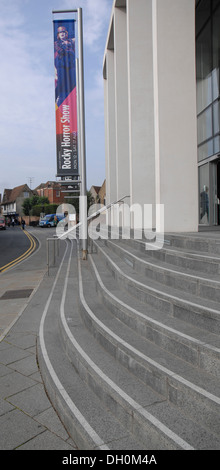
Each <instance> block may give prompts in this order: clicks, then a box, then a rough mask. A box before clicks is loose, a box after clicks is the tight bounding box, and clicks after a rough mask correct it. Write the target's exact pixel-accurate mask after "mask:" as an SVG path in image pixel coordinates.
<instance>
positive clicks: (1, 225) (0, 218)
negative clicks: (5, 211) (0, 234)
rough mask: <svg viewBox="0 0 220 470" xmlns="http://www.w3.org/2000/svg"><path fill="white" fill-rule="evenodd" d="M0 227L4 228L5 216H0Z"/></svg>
mask: <svg viewBox="0 0 220 470" xmlns="http://www.w3.org/2000/svg"><path fill="white" fill-rule="evenodd" d="M0 229H1V230H6V223H5V218H4V217H2V216H0Z"/></svg>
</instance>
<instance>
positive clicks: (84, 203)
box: [77, 8, 87, 260]
mask: <svg viewBox="0 0 220 470" xmlns="http://www.w3.org/2000/svg"><path fill="white" fill-rule="evenodd" d="M77 11H78V38H79V102H80V113H79V114H80V115H79V118H80V153H81V180H82V183H81V192H80V195H81V214H80V218H81V222H82V232H81V233H82V251H83V255H82V258H83V259H84V260H85V259H87V191H86V145H85V104H84V67H83V27H82V8H78V10H77Z"/></svg>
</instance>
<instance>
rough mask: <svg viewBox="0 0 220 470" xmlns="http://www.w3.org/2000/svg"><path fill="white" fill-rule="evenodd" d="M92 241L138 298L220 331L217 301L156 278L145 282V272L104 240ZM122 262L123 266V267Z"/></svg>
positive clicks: (167, 311)
mask: <svg viewBox="0 0 220 470" xmlns="http://www.w3.org/2000/svg"><path fill="white" fill-rule="evenodd" d="M93 245H94V246H95V247H96V249H97V252H98V254H99V256H101V257H102V259H103V260H105V263H106V266H107V267H108V269H109V271H111V273H112V275H113V276H114V277H115V279H117V282H118V283H119V285H121V286H122V287H125V288H126V289H127V290H128V291H129V292H130V293H132V294H133V295H134V296H136V297H137V298H138V299H141V300H143V301H144V302H146V303H147V304H149V305H151V306H152V307H155V308H157V309H161V310H163V311H164V312H165V313H168V314H170V315H171V316H173V317H177V318H179V319H182V320H184V321H187V322H189V323H191V324H192V325H196V326H197V327H199V328H201V329H205V330H207V331H210V332H212V333H216V334H218V333H219V332H220V311H219V310H218V309H217V308H218V303H217V302H211V301H205V299H203V300H202V301H200V300H198V297H196V296H193V295H189V294H187V293H183V292H181V293H180V292H179V291H178V290H174V289H171V288H170V289H169V288H168V287H167V286H163V285H160V284H158V283H155V281H153V282H151V283H150V282H149V281H148V282H146V279H145V277H143V275H141V274H140V275H139V273H138V274H137V273H136V272H135V271H134V270H133V269H132V268H131V267H130V266H128V265H127V264H125V263H123V261H121V263H120V262H119V258H118V257H116V256H114V254H113V253H112V252H111V256H109V254H107V253H108V248H106V247H105V249H103V248H102V247H101V244H100V243H97V241H94V240H93ZM122 265H123V270H122V269H121V266H122Z"/></svg>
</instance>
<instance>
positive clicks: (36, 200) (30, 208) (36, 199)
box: [22, 194, 57, 216]
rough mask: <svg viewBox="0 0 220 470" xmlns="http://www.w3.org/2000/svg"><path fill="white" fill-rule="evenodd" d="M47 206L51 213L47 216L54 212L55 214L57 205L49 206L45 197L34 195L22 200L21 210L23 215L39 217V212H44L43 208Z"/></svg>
mask: <svg viewBox="0 0 220 470" xmlns="http://www.w3.org/2000/svg"><path fill="white" fill-rule="evenodd" d="M47 206H48V209H49V210H50V211H52V212H48V214H53V213H54V212H56V208H57V204H50V203H49V199H48V198H47V197H45V196H37V195H35V194H34V196H32V197H27V198H26V199H24V202H23V204H22V209H23V212H24V215H37V216H40V213H41V212H45V208H46V207H47ZM55 207H56V208H55ZM54 208H55V210H54Z"/></svg>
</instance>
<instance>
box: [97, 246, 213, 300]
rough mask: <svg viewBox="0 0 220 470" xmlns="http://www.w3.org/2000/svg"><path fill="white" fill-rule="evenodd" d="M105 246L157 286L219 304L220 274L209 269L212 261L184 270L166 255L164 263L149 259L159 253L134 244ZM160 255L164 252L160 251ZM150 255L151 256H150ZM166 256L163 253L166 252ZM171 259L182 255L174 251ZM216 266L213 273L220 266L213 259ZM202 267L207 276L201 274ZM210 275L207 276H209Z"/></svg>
mask: <svg viewBox="0 0 220 470" xmlns="http://www.w3.org/2000/svg"><path fill="white" fill-rule="evenodd" d="M104 243H105V246H108V247H109V248H110V249H111V250H113V251H114V253H116V254H117V255H118V256H119V257H120V258H121V259H122V260H124V261H125V262H126V263H127V264H128V265H130V266H131V267H132V268H133V269H134V270H135V271H137V272H140V273H142V274H144V275H145V276H146V277H147V278H150V279H152V280H154V281H156V282H158V283H161V284H164V285H167V286H168V287H172V288H174V289H179V290H183V291H185V292H189V293H191V294H193V295H196V296H199V297H202V298H204V299H209V300H211V301H215V302H219V301H220V275H219V274H216V273H214V274H213V273H211V270H210V269H208V268H207V263H210V258H209V259H208V261H207V259H206V258H205V259H204V258H201V260H200V261H199V265H198V266H196V268H197V271H196V269H195V266H194V270H190V269H188V268H184V267H182V266H178V265H177V266H175V267H173V265H172V264H170V262H169V261H170V259H169V256H170V255H169V256H168V255H167V256H165V257H164V260H161V259H154V260H149V257H150V256H151V257H152V253H156V252H157V251H156V252H155V251H154V250H150V251H149V250H144V251H142V252H140V251H139V250H138V249H137V248H136V247H137V243H136V246H133V244H132V245H131V244H130V245H128V246H125V244H124V243H123V242H122V241H121V240H120V241H112V240H105V242H104ZM159 252H160V255H161V250H159ZM150 253H151V255H150ZM163 253H164V250H163ZM172 256H173V257H174V258H175V260H176V259H177V257H178V256H179V252H178V251H176V250H175V252H174V253H172ZM181 257H182V259H184V260H185V261H186V257H187V254H185V253H181ZM212 260H213V264H214V263H215V264H216V266H217V268H216V270H213V271H214V272H217V270H219V266H220V260H219V261H217V260H216V258H212ZM201 265H202V267H203V269H202V270H203V271H204V273H201V272H200V271H199V269H200V266H201ZM207 276H208V277H207Z"/></svg>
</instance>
